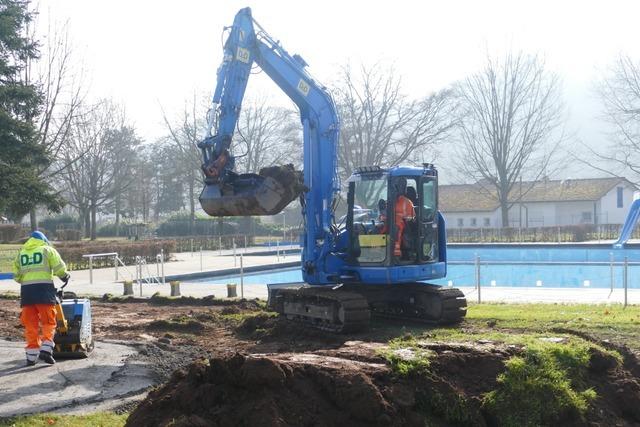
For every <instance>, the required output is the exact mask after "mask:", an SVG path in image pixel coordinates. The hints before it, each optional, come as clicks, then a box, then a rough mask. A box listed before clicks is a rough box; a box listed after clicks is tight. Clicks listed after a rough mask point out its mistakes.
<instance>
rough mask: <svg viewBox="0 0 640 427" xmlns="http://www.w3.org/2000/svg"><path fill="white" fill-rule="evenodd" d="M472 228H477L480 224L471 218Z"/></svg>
mask: <svg viewBox="0 0 640 427" xmlns="http://www.w3.org/2000/svg"><path fill="white" fill-rule="evenodd" d="M471 226H472V227H477V226H478V222H477V221H476V219H475V218H471Z"/></svg>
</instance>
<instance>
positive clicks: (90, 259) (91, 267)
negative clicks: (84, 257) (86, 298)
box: [89, 255, 93, 285]
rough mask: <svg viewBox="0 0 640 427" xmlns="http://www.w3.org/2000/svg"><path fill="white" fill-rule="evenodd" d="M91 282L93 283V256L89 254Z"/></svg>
mask: <svg viewBox="0 0 640 427" xmlns="http://www.w3.org/2000/svg"><path fill="white" fill-rule="evenodd" d="M89 284H91V285H93V256H91V255H89Z"/></svg>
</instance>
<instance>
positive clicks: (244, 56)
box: [236, 46, 250, 64]
mask: <svg viewBox="0 0 640 427" xmlns="http://www.w3.org/2000/svg"><path fill="white" fill-rule="evenodd" d="M249 56H250V55H249V49H245V48H243V47H240V46H238V51H237V52H236V59H237V60H238V61H240V62H244V63H245V64H248V63H249Z"/></svg>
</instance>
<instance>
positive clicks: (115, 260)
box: [82, 252, 133, 285]
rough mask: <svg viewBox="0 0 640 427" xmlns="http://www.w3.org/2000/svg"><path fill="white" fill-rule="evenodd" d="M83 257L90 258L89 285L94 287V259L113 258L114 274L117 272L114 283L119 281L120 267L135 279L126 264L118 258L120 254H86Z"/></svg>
mask: <svg viewBox="0 0 640 427" xmlns="http://www.w3.org/2000/svg"><path fill="white" fill-rule="evenodd" d="M82 257H83V258H89V284H91V285H93V260H94V258H109V257H113V269H114V272H115V280H114V282H117V281H118V266H120V265H121V266H122V267H124V269H125V270H126V272H127V273H128V274H129V276H130V277H131V278H133V276H132V275H131V272H130V271H129V270H128V269H127V266H126V265H125V264H124V262H123V261H122V260H121V259H120V257H119V256H118V252H107V253H102V254H86V255H82Z"/></svg>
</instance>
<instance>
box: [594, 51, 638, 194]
mask: <svg viewBox="0 0 640 427" xmlns="http://www.w3.org/2000/svg"><path fill="white" fill-rule="evenodd" d="M597 92H598V95H599V96H600V99H601V101H602V104H603V107H604V116H605V120H606V121H607V122H608V123H609V124H610V125H611V126H612V128H611V129H612V131H611V134H610V138H611V141H612V143H611V144H609V145H608V146H607V147H606V149H605V150H591V152H592V153H593V154H595V157H596V158H597V159H598V160H599V162H598V163H602V162H604V163H605V164H607V165H608V166H607V167H602V166H599V165H596V164H592V163H588V162H586V161H584V162H585V163H588V164H589V165H591V166H592V167H594V168H596V169H599V170H601V171H603V172H606V173H608V174H611V175H614V176H620V175H622V174H625V172H631V173H632V174H633V175H634V177H630V179H631V180H632V181H634V183H636V184H640V63H639V62H634V61H633V60H632V59H631V58H630V57H628V56H626V55H622V54H621V55H620V56H619V57H618V58H617V60H616V62H615V63H614V64H613V66H612V67H611V70H610V72H609V73H608V75H607V76H606V77H605V78H603V79H602V81H601V82H600V84H599V85H598V86H597Z"/></svg>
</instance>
